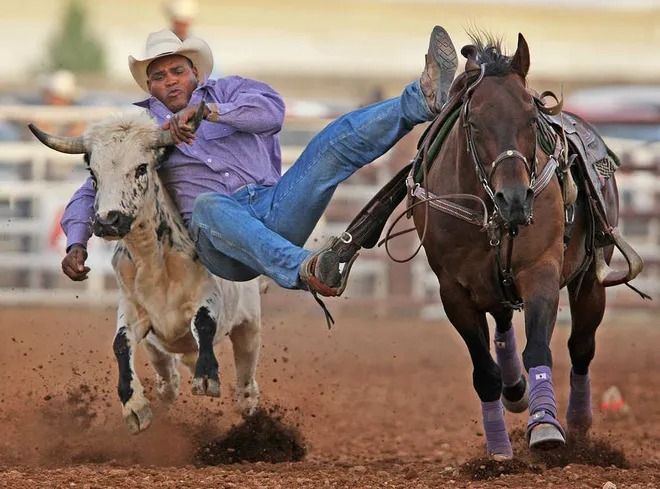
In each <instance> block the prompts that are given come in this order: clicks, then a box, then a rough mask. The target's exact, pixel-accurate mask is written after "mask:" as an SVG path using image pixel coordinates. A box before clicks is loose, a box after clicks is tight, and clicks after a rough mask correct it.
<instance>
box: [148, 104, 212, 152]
mask: <svg viewBox="0 0 660 489" xmlns="http://www.w3.org/2000/svg"><path fill="white" fill-rule="evenodd" d="M205 110H206V104H205V103H204V102H202V103H200V104H199V107H197V112H195V115H194V116H192V119H190V121H188V125H189V126H190V127H191V128H192V130H193V132H195V131H197V129H198V128H199V125H200V124H201V123H202V119H203V118H204V111H205ZM173 144H174V139H172V133H171V132H170V131H169V130H163V131H160V134H159V135H158V140H157V141H156V147H157V148H159V147H161V146H172V145H173Z"/></svg>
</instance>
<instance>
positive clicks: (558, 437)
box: [516, 261, 566, 450]
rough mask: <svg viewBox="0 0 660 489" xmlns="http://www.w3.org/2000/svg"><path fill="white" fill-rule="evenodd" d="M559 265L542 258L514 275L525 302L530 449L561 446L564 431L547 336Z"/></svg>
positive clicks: (554, 310)
mask: <svg viewBox="0 0 660 489" xmlns="http://www.w3.org/2000/svg"><path fill="white" fill-rule="evenodd" d="M559 268H560V267H559V266H558V264H556V263H553V262H552V261H544V262H542V265H541V266H537V267H534V268H530V269H527V270H525V271H524V272H521V273H520V274H519V275H518V276H517V277H516V282H517V285H518V287H519V291H520V295H521V297H522V299H523V302H524V304H525V333H526V335H527V345H526V346H525V350H524V351H523V363H524V365H525V368H526V369H527V371H528V373H529V419H528V422H527V439H528V441H529V447H530V448H538V449H544V450H549V449H553V448H556V447H558V446H561V445H564V444H565V443H566V439H565V436H564V430H563V428H562V427H561V425H560V424H559V421H558V419H557V402H556V400H555V392H554V387H553V384H552V353H551V351H550V339H551V338H552V332H553V330H554V326H555V320H556V319H557V308H558V306H559Z"/></svg>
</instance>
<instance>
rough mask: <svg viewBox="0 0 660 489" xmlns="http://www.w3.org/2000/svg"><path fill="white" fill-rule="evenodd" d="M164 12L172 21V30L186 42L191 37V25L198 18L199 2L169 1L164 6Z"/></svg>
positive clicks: (187, 0) (185, 0) (193, 0)
mask: <svg viewBox="0 0 660 489" xmlns="http://www.w3.org/2000/svg"><path fill="white" fill-rule="evenodd" d="M164 10H165V14H166V15H167V18H168V19H169V21H170V30H171V31H172V32H174V34H176V36H177V37H178V38H179V39H181V40H182V41H185V40H186V39H187V38H188V36H189V35H190V25H191V24H192V22H193V21H194V20H195V17H197V12H198V8H197V1H196V0H169V1H167V2H166V3H165V4H164Z"/></svg>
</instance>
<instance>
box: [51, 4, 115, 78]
mask: <svg viewBox="0 0 660 489" xmlns="http://www.w3.org/2000/svg"><path fill="white" fill-rule="evenodd" d="M48 53H49V56H50V59H49V62H48V65H50V67H51V69H53V70H57V69H67V70H70V71H73V72H74V73H102V72H103V71H104V70H105V52H104V49H103V46H102V45H101V43H100V42H99V41H98V40H97V39H96V38H95V36H94V34H93V33H92V32H91V31H90V28H89V27H88V25H87V12H86V11H85V9H84V7H83V5H82V3H81V2H80V1H79V0H71V1H70V2H69V5H68V7H67V9H66V11H65V13H64V17H63V19H62V25H61V27H60V30H59V32H58V33H57V34H56V35H55V36H54V37H53V39H52V40H51V43H50V46H49V48H48Z"/></svg>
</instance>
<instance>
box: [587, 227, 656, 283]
mask: <svg viewBox="0 0 660 489" xmlns="http://www.w3.org/2000/svg"><path fill="white" fill-rule="evenodd" d="M611 236H612V238H613V239H614V246H616V247H617V248H618V250H619V251H620V252H621V254H622V255H623V257H624V258H625V259H626V262H627V263H628V270H614V269H612V268H610V266H609V265H608V264H607V262H606V261H605V251H604V249H603V248H602V247H601V248H596V251H595V256H594V259H595V260H596V278H597V279H598V282H599V283H601V284H602V285H603V286H604V287H612V286H613V285H619V284H623V283H627V282H630V281H631V280H632V279H634V278H635V277H636V276H637V275H639V273H640V272H641V271H642V269H643V268H644V261H643V260H642V258H641V257H640V256H639V255H638V254H637V252H636V251H635V250H634V249H633V247H632V246H630V245H629V244H628V243H627V242H626V240H624V239H623V237H622V236H621V233H619V230H618V229H616V228H614V229H612V231H611Z"/></svg>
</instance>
